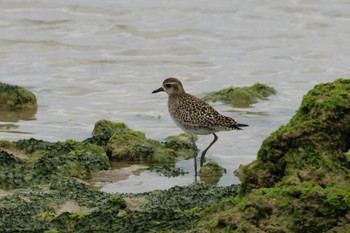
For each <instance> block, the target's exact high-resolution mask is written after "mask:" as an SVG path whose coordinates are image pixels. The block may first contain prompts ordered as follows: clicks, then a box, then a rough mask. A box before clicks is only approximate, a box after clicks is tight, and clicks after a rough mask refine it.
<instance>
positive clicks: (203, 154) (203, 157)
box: [201, 133, 218, 166]
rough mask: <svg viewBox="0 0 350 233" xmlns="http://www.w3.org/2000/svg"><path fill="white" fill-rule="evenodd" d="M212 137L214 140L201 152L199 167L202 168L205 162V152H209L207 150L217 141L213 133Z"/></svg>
mask: <svg viewBox="0 0 350 233" xmlns="http://www.w3.org/2000/svg"><path fill="white" fill-rule="evenodd" d="M213 135H214V140H213V141H212V142H211V143H210V144H209V146H208V147H207V148H206V149H205V150H204V151H203V152H202V156H201V166H203V164H204V161H205V154H206V153H207V151H208V150H209V148H210V147H211V146H212V145H213V144H214V143H215V142H216V141H217V140H218V136H216V134H215V133H213Z"/></svg>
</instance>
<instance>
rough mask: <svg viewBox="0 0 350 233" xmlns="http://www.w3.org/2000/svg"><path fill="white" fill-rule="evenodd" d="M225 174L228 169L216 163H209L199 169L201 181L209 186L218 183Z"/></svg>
mask: <svg viewBox="0 0 350 233" xmlns="http://www.w3.org/2000/svg"><path fill="white" fill-rule="evenodd" d="M224 173H226V169H225V168H223V167H221V166H220V165H219V164H218V163H217V162H214V161H209V162H208V163H206V164H204V165H203V166H202V167H201V168H200V169H199V177H200V178H201V181H204V182H206V183H209V184H216V183H218V182H219V180H220V178H221V177H222V175H223V174H224Z"/></svg>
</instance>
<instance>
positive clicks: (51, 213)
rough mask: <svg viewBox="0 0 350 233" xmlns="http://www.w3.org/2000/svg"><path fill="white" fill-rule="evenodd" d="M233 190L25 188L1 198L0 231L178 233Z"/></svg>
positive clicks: (68, 184)
mask: <svg viewBox="0 0 350 233" xmlns="http://www.w3.org/2000/svg"><path fill="white" fill-rule="evenodd" d="M237 190H238V189H237V186H229V187H221V188H220V187H215V186H211V185H206V184H194V185H191V186H188V187H174V188H171V189H169V190H166V191H154V192H150V193H143V194H123V195H119V194H105V193H101V192H98V191H91V190H90V189H88V188H87V187H86V186H85V185H84V184H82V183H80V182H78V181H77V180H74V179H69V178H67V179H64V178H60V179H57V180H56V181H55V182H52V183H50V184H48V185H47V186H46V188H45V189H44V190H43V189H41V188H39V187H36V186H31V189H30V192H28V191H26V190H16V191H15V192H14V193H13V194H12V195H8V196H6V197H4V198H1V199H0V228H1V229H2V231H4V232H15V231H21V232H25V231H27V232H44V231H45V232H46V231H47V232H155V231H156V232H169V231H179V232H184V231H186V230H189V229H191V227H192V226H193V224H194V223H195V222H196V221H197V220H198V219H199V218H200V216H201V211H202V210H203V209H204V208H206V207H208V206H210V205H212V204H213V203H215V202H217V201H219V200H221V199H223V198H226V197H229V196H234V195H236V194H237V192H238V191H237ZM140 200H142V201H140ZM67 203H69V204H68V205H67ZM135 204H136V205H138V207H137V208H136V207H135ZM70 206H72V207H70ZM9 219H11V221H9Z"/></svg>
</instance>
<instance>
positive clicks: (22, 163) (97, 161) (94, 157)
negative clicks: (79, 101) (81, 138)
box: [0, 138, 110, 189]
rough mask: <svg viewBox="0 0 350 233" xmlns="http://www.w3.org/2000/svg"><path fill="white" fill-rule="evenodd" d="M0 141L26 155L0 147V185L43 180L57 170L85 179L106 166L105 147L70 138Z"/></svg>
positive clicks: (62, 173) (10, 185) (5, 186)
mask: <svg viewBox="0 0 350 233" xmlns="http://www.w3.org/2000/svg"><path fill="white" fill-rule="evenodd" d="M1 144H2V145H3V146H4V145H6V146H7V148H11V149H12V151H17V152H21V153H25V154H26V155H27V156H28V158H26V159H20V158H17V157H15V156H14V155H13V154H12V153H9V152H7V151H0V162H1V166H0V181H1V182H0V187H1V188H5V189H9V188H10V189H12V188H23V187H26V186H27V185H28V184H30V183H43V182H47V181H49V180H50V179H51V178H52V176H56V175H57V174H60V175H65V176H72V177H76V178H84V179H88V178H91V177H92V175H93V174H95V173H96V172H97V171H100V170H103V169H108V168H109V167H110V166H109V160H108V157H107V155H106V153H105V151H104V150H103V149H102V148H100V147H98V146H96V145H93V144H89V143H81V142H75V141H73V140H67V141H66V142H56V143H52V142H46V141H42V140H36V139H33V138H32V139H26V140H19V141H16V142H12V143H11V142H7V143H5V142H4V141H3V142H2V143H1Z"/></svg>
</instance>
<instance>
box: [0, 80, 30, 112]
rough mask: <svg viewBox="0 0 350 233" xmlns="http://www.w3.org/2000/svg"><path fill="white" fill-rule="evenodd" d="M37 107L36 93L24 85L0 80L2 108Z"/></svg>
mask: <svg viewBox="0 0 350 233" xmlns="http://www.w3.org/2000/svg"><path fill="white" fill-rule="evenodd" d="M32 108H37V104H36V97H35V95H34V94H33V93H32V92H31V91H28V90H26V89H24V88H23V87H19V86H14V85H10V84H5V83H2V82H0V110H6V111H14V110H21V109H32Z"/></svg>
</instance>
